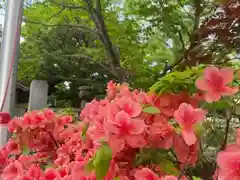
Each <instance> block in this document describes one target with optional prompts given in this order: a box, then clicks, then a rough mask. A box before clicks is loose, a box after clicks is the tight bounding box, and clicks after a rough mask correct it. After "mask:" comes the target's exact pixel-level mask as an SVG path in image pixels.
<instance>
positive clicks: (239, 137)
mask: <svg viewBox="0 0 240 180" xmlns="http://www.w3.org/2000/svg"><path fill="white" fill-rule="evenodd" d="M236 143H237V144H238V145H240V128H238V129H237V132H236Z"/></svg>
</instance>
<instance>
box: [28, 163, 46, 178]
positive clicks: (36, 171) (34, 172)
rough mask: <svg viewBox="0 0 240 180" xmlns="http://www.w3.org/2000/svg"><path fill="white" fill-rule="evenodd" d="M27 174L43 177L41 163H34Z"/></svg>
mask: <svg viewBox="0 0 240 180" xmlns="http://www.w3.org/2000/svg"><path fill="white" fill-rule="evenodd" d="M27 175H28V176H29V177H32V178H36V179H40V178H41V177H43V172H42V170H41V168H40V166H39V165H35V164H32V165H31V166H30V168H29V170H28V172H27Z"/></svg>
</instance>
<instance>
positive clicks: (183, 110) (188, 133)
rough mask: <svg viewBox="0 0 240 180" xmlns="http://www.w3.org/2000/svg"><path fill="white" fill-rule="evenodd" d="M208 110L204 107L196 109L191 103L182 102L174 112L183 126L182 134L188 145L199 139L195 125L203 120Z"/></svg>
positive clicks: (176, 118)
mask: <svg viewBox="0 0 240 180" xmlns="http://www.w3.org/2000/svg"><path fill="white" fill-rule="evenodd" d="M205 116H206V112H205V111H204V110H202V109H194V108H193V107H192V106H191V105H190V104H186V103H182V104H181V105H180V107H179V109H178V110H176V111H175V112H174V118H175V120H176V121H177V122H178V124H179V125H180V127H181V128H182V136H183V138H184V140H185V142H186V144H187V145H189V146H190V145H193V144H195V142H196V141H197V138H196V135H195V133H194V126H195V125H196V124H197V123H199V122H200V121H202V120H203V119H204V118H205Z"/></svg>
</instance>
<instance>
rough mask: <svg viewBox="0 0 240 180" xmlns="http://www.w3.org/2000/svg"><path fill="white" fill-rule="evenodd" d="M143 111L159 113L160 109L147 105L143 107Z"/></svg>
mask: <svg viewBox="0 0 240 180" xmlns="http://www.w3.org/2000/svg"><path fill="white" fill-rule="evenodd" d="M143 112H145V113H148V114H159V113H160V110H159V109H158V108H157V107H154V106H148V107H145V108H143Z"/></svg>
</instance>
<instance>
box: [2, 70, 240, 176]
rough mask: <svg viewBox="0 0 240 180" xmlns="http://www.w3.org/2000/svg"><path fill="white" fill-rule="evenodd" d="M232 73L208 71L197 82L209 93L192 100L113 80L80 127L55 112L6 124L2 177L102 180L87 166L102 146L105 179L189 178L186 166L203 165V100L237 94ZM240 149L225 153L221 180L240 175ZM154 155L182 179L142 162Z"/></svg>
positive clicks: (235, 147) (83, 116)
mask: <svg viewBox="0 0 240 180" xmlns="http://www.w3.org/2000/svg"><path fill="white" fill-rule="evenodd" d="M233 74H234V71H233V70H231V69H229V68H222V69H218V68H215V67H209V68H206V69H205V72H204V76H203V77H202V78H200V79H198V80H197V81H196V87H197V88H198V89H199V90H202V91H203V92H198V93H196V94H194V95H190V94H189V93H187V92H181V93H178V94H176V93H165V94H162V95H160V96H156V95H154V94H151V95H150V94H147V93H145V92H143V91H138V90H133V91H131V90H130V89H129V87H128V85H127V84H121V85H118V84H115V83H113V82H109V84H108V87H107V97H106V99H104V100H100V101H97V100H93V101H92V102H91V103H88V104H87V105H86V107H85V108H84V109H83V110H82V112H81V114H80V119H81V120H82V121H77V122H75V121H73V119H72V117H71V116H64V115H58V114H56V113H54V112H53V111H52V110H50V109H46V110H44V111H33V112H29V113H26V114H25V115H24V116H23V117H21V118H14V119H13V120H11V121H10V122H9V123H8V129H9V131H10V132H11V133H12V137H11V138H10V140H9V141H8V143H7V144H6V146H5V147H4V148H2V149H1V150H0V173H1V177H0V179H1V180H95V179H99V178H98V177H97V176H96V173H95V172H94V171H88V170H87V169H86V167H87V166H88V164H89V162H90V161H91V160H92V159H93V158H94V157H95V155H96V153H97V152H98V150H99V149H100V148H101V146H103V144H104V145H107V146H108V147H109V148H110V149H111V152H112V157H111V161H110V163H109V167H108V170H107V172H106V174H105V175H104V177H103V179H104V180H114V179H119V180H177V179H182V180H187V179H188V177H187V175H186V174H184V173H183V172H184V168H186V167H187V166H195V165H196V163H197V160H198V154H199V147H200V141H199V136H198V135H197V134H196V126H197V125H198V124H199V123H200V122H201V121H204V119H205V117H206V115H207V112H206V111H205V110H203V109H201V108H199V105H200V102H202V101H204V100H205V101H207V102H213V101H218V100H220V99H221V97H222V96H231V95H234V94H236V93H237V92H238V88H236V87H231V86H230V85H229V84H230V83H231V82H232V81H233V78H234V77H233ZM3 122H4V121H3ZM239 144H240V143H239V142H238V143H237V144H236V145H232V146H229V147H228V148H227V149H226V150H225V151H224V152H221V153H219V155H218V160H217V162H218V164H219V168H218V170H217V173H216V176H218V177H220V178H221V180H228V177H230V176H232V175H235V176H237V175H238V176H237V177H240V173H239V172H240V170H239V167H240V164H239V163H237V162H235V161H233V159H234V158H238V159H239V157H240V145H239ZM151 149H154V150H158V149H159V150H161V149H164V150H169V152H171V153H172V156H171V157H172V158H173V160H174V161H175V162H177V164H176V166H177V168H178V169H179V174H178V175H172V174H168V172H165V171H164V169H163V168H162V167H161V166H159V165H158V164H157V163H156V164H154V163H150V164H136V159H137V157H139V154H141V153H142V152H143V150H151ZM140 158H141V157H140ZM226 158H228V159H229V162H227V163H226V162H224V161H225V159H226ZM149 160H150V161H149V162H152V161H151V159H149ZM160 161H161V160H160ZM239 162H240V161H239ZM226 164H227V165H226Z"/></svg>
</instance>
